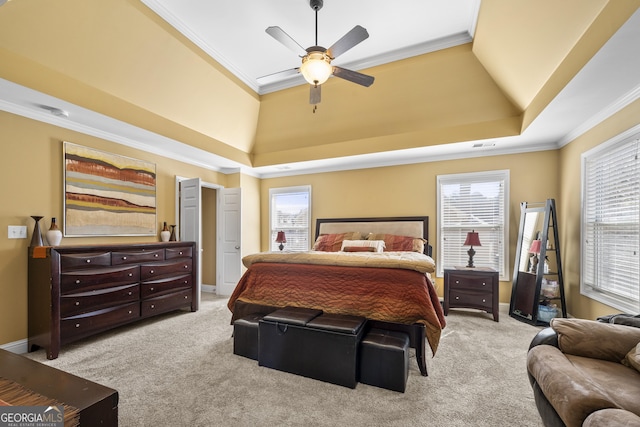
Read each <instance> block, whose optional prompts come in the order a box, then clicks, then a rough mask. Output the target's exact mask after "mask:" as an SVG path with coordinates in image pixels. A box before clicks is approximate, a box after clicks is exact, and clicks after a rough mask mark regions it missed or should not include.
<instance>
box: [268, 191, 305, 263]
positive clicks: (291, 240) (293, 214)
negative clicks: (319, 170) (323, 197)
mask: <svg viewBox="0 0 640 427" xmlns="http://www.w3.org/2000/svg"><path fill="white" fill-rule="evenodd" d="M269 205H270V206H269V210H270V215H269V216H270V224H271V227H270V235H271V244H270V248H271V250H272V251H277V250H279V248H278V246H279V245H280V244H279V243H276V241H275V240H276V236H277V234H278V231H284V233H285V236H286V239H287V242H286V243H285V249H286V250H288V251H294V252H295V251H308V250H309V249H310V248H311V245H310V242H309V239H310V234H311V228H310V224H311V187H310V186H302V187H286V188H272V189H270V190H269Z"/></svg>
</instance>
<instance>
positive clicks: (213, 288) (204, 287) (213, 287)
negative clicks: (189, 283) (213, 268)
mask: <svg viewBox="0 0 640 427" xmlns="http://www.w3.org/2000/svg"><path fill="white" fill-rule="evenodd" d="M201 290H202V292H209V293H212V294H215V293H216V285H205V284H204V283H203V284H202V288H201Z"/></svg>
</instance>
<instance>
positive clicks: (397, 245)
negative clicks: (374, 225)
mask: <svg viewBox="0 0 640 427" xmlns="http://www.w3.org/2000/svg"><path fill="white" fill-rule="evenodd" d="M367 240H384V244H385V248H384V249H385V250H386V251H405V252H419V253H424V244H425V243H427V241H426V240H424V239H421V238H418V237H411V236H397V235H395V234H375V233H370V234H369V236H367Z"/></svg>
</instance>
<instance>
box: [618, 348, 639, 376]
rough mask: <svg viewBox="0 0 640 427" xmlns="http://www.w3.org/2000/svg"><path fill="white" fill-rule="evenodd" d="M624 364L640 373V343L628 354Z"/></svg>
mask: <svg viewBox="0 0 640 427" xmlns="http://www.w3.org/2000/svg"><path fill="white" fill-rule="evenodd" d="M622 364H623V365H625V366H628V367H630V368H634V369H635V370H636V371H638V372H640V342H639V343H638V344H637V345H636V346H635V347H634V348H632V349H631V351H629V353H627V355H626V356H625V358H624V359H623V360H622Z"/></svg>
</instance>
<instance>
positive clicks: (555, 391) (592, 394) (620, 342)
mask: <svg viewBox="0 0 640 427" xmlns="http://www.w3.org/2000/svg"><path fill="white" fill-rule="evenodd" d="M527 370H528V374H529V380H530V381H531V386H532V387H533V392H534V397H535V400H536V406H537V407H538V412H539V413H540V416H541V417H542V420H543V423H544V425H545V426H547V427H550V426H569V427H573V426H585V427H595V426H640V328H635V327H631V326H623V325H618V324H610V323H601V322H596V321H593V320H583V319H562V318H557V319H553V320H552V321H551V325H550V327H549V328H546V329H543V330H542V331H540V333H538V335H536V337H535V338H534V339H533V341H532V342H531V346H530V348H529V353H528V355H527Z"/></svg>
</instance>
